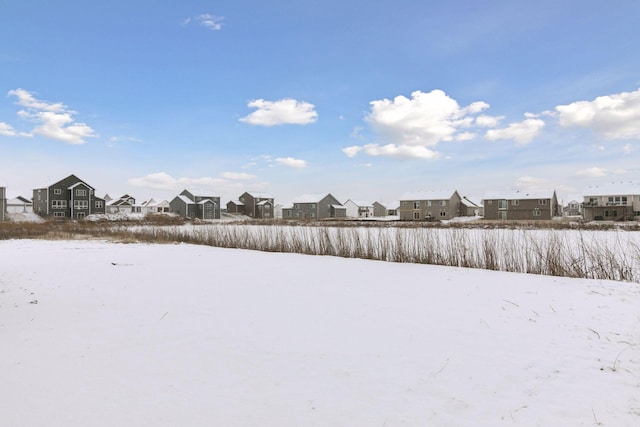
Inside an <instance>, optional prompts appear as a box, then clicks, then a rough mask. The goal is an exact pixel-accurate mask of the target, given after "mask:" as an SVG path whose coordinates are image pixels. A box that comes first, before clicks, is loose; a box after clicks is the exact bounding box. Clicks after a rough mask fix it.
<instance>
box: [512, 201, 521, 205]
mask: <svg viewBox="0 0 640 427" xmlns="http://www.w3.org/2000/svg"><path fill="white" fill-rule="evenodd" d="M519 204H520V200H512V201H511V206H518V205H519Z"/></svg>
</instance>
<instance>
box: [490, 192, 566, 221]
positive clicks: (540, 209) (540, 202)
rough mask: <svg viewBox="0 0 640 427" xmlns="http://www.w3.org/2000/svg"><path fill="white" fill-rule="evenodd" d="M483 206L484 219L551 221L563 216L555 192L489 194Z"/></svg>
mask: <svg viewBox="0 0 640 427" xmlns="http://www.w3.org/2000/svg"><path fill="white" fill-rule="evenodd" d="M482 204H483V206H484V219H494V220H495V219H501V220H519V221H528V220H550V219H553V218H554V217H556V216H561V215H562V207H561V206H560V205H559V204H558V198H557V197H556V192H555V190H554V191H529V192H527V191H511V192H495V193H487V194H486V195H485V197H484V199H483V203H482Z"/></svg>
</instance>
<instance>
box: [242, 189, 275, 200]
mask: <svg viewBox="0 0 640 427" xmlns="http://www.w3.org/2000/svg"><path fill="white" fill-rule="evenodd" d="M247 194H248V195H250V196H251V197H253V198H254V199H273V196H272V195H271V194H269V193H263V192H260V191H247Z"/></svg>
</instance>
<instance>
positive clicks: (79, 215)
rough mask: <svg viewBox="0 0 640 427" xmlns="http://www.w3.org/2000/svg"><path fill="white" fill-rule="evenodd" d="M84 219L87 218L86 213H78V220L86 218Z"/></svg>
mask: <svg viewBox="0 0 640 427" xmlns="http://www.w3.org/2000/svg"><path fill="white" fill-rule="evenodd" d="M84 217H85V213H84V212H78V213H77V214H76V218H78V219H82V218H84Z"/></svg>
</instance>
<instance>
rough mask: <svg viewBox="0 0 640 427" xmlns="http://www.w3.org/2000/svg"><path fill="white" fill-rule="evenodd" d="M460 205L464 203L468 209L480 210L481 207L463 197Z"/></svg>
mask: <svg viewBox="0 0 640 427" xmlns="http://www.w3.org/2000/svg"><path fill="white" fill-rule="evenodd" d="M460 203H462V204H463V205H465V206H467V207H471V208H479V207H480V205H479V204H477V203H476V202H474V201H473V200H470V199H469V198H468V197H463V198H462V200H460Z"/></svg>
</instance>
